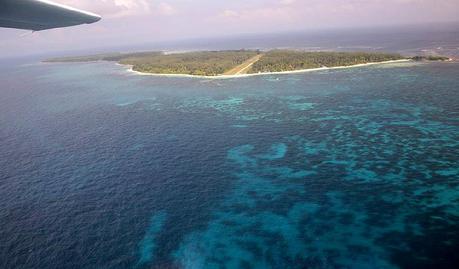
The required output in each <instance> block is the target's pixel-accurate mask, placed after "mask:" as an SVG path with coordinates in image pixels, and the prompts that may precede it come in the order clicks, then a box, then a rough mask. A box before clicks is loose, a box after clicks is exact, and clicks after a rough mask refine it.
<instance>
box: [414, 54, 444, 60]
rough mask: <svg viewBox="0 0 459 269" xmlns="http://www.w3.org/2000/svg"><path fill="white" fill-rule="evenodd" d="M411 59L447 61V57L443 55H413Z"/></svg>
mask: <svg viewBox="0 0 459 269" xmlns="http://www.w3.org/2000/svg"><path fill="white" fill-rule="evenodd" d="M411 59H413V60H415V61H449V57H444V56H434V55H430V56H415V57H412V58H411Z"/></svg>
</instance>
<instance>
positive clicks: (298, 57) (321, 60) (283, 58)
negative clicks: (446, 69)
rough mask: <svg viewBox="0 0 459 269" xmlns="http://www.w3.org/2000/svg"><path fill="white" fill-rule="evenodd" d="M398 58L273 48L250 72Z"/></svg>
mask: <svg viewBox="0 0 459 269" xmlns="http://www.w3.org/2000/svg"><path fill="white" fill-rule="evenodd" d="M400 59H403V57H402V56H401V55H399V54H383V53H365V52H303V51H293V50H273V51H269V52H267V53H266V54H265V55H264V56H263V57H262V58H261V59H260V60H259V61H258V62H256V63H255V64H254V65H253V66H252V70H251V73H265V72H282V71H293V70H301V69H310V68H319V67H324V66H325V67H336V66H350V65H356V64H364V63H370V62H383V61H391V60H400Z"/></svg>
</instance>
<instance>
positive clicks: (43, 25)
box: [0, 0, 101, 31]
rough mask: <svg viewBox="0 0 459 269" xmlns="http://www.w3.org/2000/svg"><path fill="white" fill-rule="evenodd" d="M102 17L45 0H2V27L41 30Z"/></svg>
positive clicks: (0, 7)
mask: <svg viewBox="0 0 459 269" xmlns="http://www.w3.org/2000/svg"><path fill="white" fill-rule="evenodd" d="M100 19H101V18H100V16H98V15H96V14H93V13H90V12H86V11H82V10H78V9H76V8H72V7H68V6H65V5H61V4H57V3H53V2H50V1H45V0H0V27H6V28H17V29H25V30H33V31H40V30H46V29H52V28H59V27H67V26H74V25H79V24H85V23H86V24H89V23H94V22H97V21H99V20H100Z"/></svg>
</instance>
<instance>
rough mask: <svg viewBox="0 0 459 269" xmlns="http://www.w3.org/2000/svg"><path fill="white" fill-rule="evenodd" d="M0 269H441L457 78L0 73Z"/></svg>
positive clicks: (98, 66)
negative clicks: (212, 77)
mask: <svg viewBox="0 0 459 269" xmlns="http://www.w3.org/2000/svg"><path fill="white" fill-rule="evenodd" d="M0 71H1V74H0V82H1V85H2V87H1V89H0V126H1V128H0V141H1V143H0V169H1V171H2V173H1V174H0V220H1V221H0V238H1V242H0V267H1V268H434V267H436V268H457V266H458V265H459V260H458V257H457V255H456V254H457V251H458V250H459V229H458V227H459V158H458V156H459V64H458V63H430V64H418V63H416V64H414V63H409V64H406V63H405V64H393V65H382V66H372V67H365V68H353V69H347V70H334V71H318V72H311V73H304V74H292V75H276V76H260V77H252V78H243V79H229V80H208V79H189V78H161V77H148V76H136V75H133V74H129V73H127V72H125V70H124V69H123V68H122V67H120V66H114V65H112V64H109V63H91V64H65V65H64V64H52V65H47V64H35V65H15V66H11V65H9V66H2V67H0Z"/></svg>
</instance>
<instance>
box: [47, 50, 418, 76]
mask: <svg viewBox="0 0 459 269" xmlns="http://www.w3.org/2000/svg"><path fill="white" fill-rule="evenodd" d="M400 59H403V57H402V56H401V55H399V54H384V53H365V52H304V51H294V50H272V51H268V52H260V51H258V50H232V51H229V50H228V51H200V52H186V53H173V54H164V53H162V52H139V53H111V54H99V55H91V56H81V57H66V58H55V59H50V60H47V62H87V61H116V62H119V63H121V64H126V65H132V69H133V70H135V71H139V72H143V73H154V74H188V75H199V76H218V75H222V74H241V73H268V72H282V71H294V70H301V69H310V68H318V67H324V66H326V67H336V66H350V65H356V64H364V63H370V62H383V61H389V60H400ZM413 59H414V58H413Z"/></svg>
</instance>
